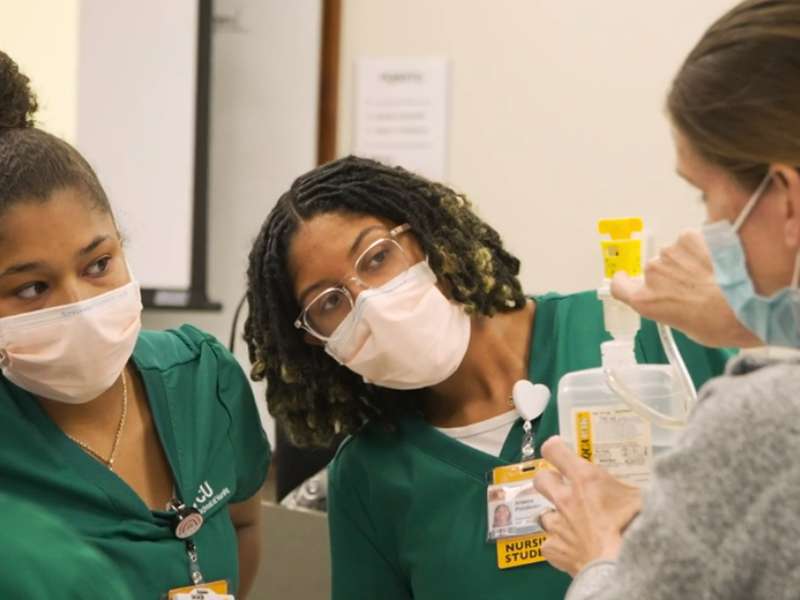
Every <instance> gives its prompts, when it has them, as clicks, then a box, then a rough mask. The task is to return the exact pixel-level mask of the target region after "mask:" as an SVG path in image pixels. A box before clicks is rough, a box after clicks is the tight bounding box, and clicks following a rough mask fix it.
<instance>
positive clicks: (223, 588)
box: [167, 579, 228, 600]
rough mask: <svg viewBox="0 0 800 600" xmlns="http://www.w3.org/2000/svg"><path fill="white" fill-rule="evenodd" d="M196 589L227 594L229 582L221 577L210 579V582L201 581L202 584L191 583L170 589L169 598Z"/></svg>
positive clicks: (170, 599)
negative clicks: (214, 579) (217, 579)
mask: <svg viewBox="0 0 800 600" xmlns="http://www.w3.org/2000/svg"><path fill="white" fill-rule="evenodd" d="M195 590H211V591H212V592H214V593H216V594H227V593H228V582H227V581H225V580H224V579H220V580H219V581H209V582H208V583H201V584H200V585H190V586H187V587H182V588H176V589H174V590H170V591H169V593H168V595H167V598H169V600H173V598H175V596H177V595H178V594H190V593H192V592H194V591H195Z"/></svg>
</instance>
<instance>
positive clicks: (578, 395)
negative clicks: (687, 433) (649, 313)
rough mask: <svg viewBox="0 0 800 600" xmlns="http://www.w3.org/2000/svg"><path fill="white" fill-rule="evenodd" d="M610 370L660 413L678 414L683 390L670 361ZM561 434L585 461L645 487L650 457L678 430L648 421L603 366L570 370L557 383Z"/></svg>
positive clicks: (671, 440) (673, 438) (673, 439)
mask: <svg viewBox="0 0 800 600" xmlns="http://www.w3.org/2000/svg"><path fill="white" fill-rule="evenodd" d="M612 368H613V373H614V375H615V376H616V377H617V378H618V380H619V381H621V382H622V383H623V384H624V385H625V386H627V387H628V388H629V389H630V390H631V391H632V392H633V393H634V394H636V395H637V396H638V397H639V399H640V400H641V401H642V402H643V403H644V404H646V405H647V406H649V407H650V408H653V409H655V410H657V411H659V412H660V413H663V414H666V415H682V414H683V411H684V406H683V400H682V399H683V395H682V391H681V389H680V388H679V386H678V384H677V381H676V377H674V372H673V369H672V367H670V366H669V365H638V364H630V365H627V366H614V367H612ZM558 414H559V428H560V430H561V437H562V438H564V439H565V440H566V441H567V442H568V443H569V444H571V445H572V447H573V448H574V449H575V451H576V452H577V453H578V454H579V455H581V456H583V457H584V458H586V459H587V460H589V461H591V462H593V463H595V464H599V465H601V466H603V467H604V468H606V469H607V470H608V471H609V472H610V473H611V474H612V475H614V476H615V477H618V478H620V479H622V480H624V481H627V482H628V483H631V484H634V485H638V486H646V485H647V484H648V483H649V481H650V474H651V471H652V464H653V458H654V457H656V456H658V455H660V454H662V453H664V452H666V451H667V450H669V449H670V448H671V447H672V446H674V445H675V442H676V440H677V437H678V435H679V434H680V432H679V431H678V430H676V429H671V428H666V427H661V426H658V425H655V424H653V423H652V422H651V421H650V420H649V419H646V418H644V417H642V416H640V415H639V414H637V413H636V412H634V411H633V410H632V409H631V407H630V406H629V405H628V404H627V403H626V402H625V401H623V400H622V399H621V398H620V397H619V396H618V395H617V394H616V393H615V392H614V391H612V390H611V388H610V387H609V385H608V380H607V377H606V372H605V370H604V369H603V368H596V369H587V370H584V371H574V372H572V373H568V374H566V375H564V377H562V378H561V381H560V382H559V385H558Z"/></svg>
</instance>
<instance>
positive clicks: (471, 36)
mask: <svg viewBox="0 0 800 600" xmlns="http://www.w3.org/2000/svg"><path fill="white" fill-rule="evenodd" d="M732 5H733V0H702V2H698V1H697V0H669V1H668V2H665V1H661V2H653V1H647V2H643V1H642V0H606V1H605V2H597V1H596V0H403V1H402V2H397V1H396V0H344V15H343V22H344V23H343V35H342V43H343V46H342V79H341V84H340V85H341V87H340V115H339V117H340V119H339V142H338V144H339V145H338V150H339V153H340V154H346V153H348V152H349V151H350V148H351V145H350V144H351V139H352V126H353V114H352V111H353V68H352V67H353V61H354V59H356V58H358V57H377V56H392V57H398V56H431V55H432V56H446V57H449V58H451V59H452V61H453V62H452V65H453V76H452V80H453V89H452V100H451V103H452V115H451V121H450V152H449V169H448V171H449V178H448V179H449V182H450V183H451V184H453V185H454V186H455V187H456V188H458V189H460V190H462V191H464V192H466V193H467V195H468V196H470V197H471V198H472V199H473V201H475V202H476V204H477V206H478V208H479V212H480V213H481V215H482V216H483V217H484V218H485V219H486V220H487V221H488V222H489V223H491V224H492V225H494V226H495V227H496V228H497V229H498V230H499V231H500V234H501V235H502V236H503V237H504V239H505V240H506V242H507V244H508V246H509V247H510V248H511V249H512V250H513V251H514V252H516V253H517V254H518V255H519V256H520V258H522V260H523V271H522V279H523V283H524V285H525V287H526V289H527V290H528V291H530V292H541V291H547V290H558V291H574V290H578V289H583V288H589V287H596V285H597V283H598V282H599V278H600V277H601V270H600V267H601V261H600V255H599V246H598V244H597V240H598V235H597V234H596V233H595V232H596V229H595V223H596V221H597V219H599V218H602V217H606V216H632V215H641V216H643V217H644V218H645V219H646V223H647V225H648V227H649V229H651V230H653V231H654V232H655V233H656V234H657V241H661V242H664V241H669V240H671V239H672V238H673V237H674V235H675V234H676V233H677V232H678V231H680V229H682V228H684V227H686V226H688V225H692V224H699V223H700V220H701V218H702V216H701V209H700V205H699V203H698V202H696V200H695V199H696V195H694V194H693V193H692V192H690V191H689V188H688V187H687V186H686V184H684V183H681V182H679V181H678V179H677V178H676V177H675V176H674V175H673V169H674V166H673V156H672V149H671V142H670V137H669V128H668V124H667V121H666V119H665V118H664V116H663V114H664V110H663V106H664V96H665V91H666V90H667V87H668V84H669V82H670V80H671V78H672V76H673V75H674V73H675V71H676V69H677V67H678V66H679V64H680V62H681V61H682V59H683V57H684V56H685V55H686V54H687V53H688V51H689V50H690V49H691V47H692V45H693V44H694V42H695V41H696V40H697V38H698V37H699V35H700V34H701V33H702V31H703V30H704V29H705V28H706V27H707V26H708V25H710V23H711V22H712V20H713V19H714V18H715V17H717V16H718V15H720V14H722V12H724V10H726V9H727V8H729V7H730V6H732Z"/></svg>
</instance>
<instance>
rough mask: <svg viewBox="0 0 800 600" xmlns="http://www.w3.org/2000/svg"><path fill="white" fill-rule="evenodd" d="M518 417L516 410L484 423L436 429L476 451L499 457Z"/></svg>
mask: <svg viewBox="0 0 800 600" xmlns="http://www.w3.org/2000/svg"><path fill="white" fill-rule="evenodd" d="M518 417H519V413H518V412H517V411H516V409H513V410H510V411H508V412H505V413H503V414H502V415H497V416H496V417H492V418H491V419H486V420H485V421H479V422H478V423H473V424H472V425H466V426H464V427H437V428H436V429H438V430H439V431H441V432H442V433H443V434H445V435H446V436H449V437H451V438H453V439H455V440H458V441H459V442H461V443H462V444H466V445H467V446H470V447H472V448H475V449H476V450H480V451H481V452H485V453H486V454H491V455H492V456H500V451H501V450H502V449H503V445H504V444H505V443H506V438H507V437H508V434H509V432H510V431H511V426H512V425H513V424H514V421H516V420H517V418H518Z"/></svg>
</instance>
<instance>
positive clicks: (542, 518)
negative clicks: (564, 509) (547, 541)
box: [539, 508, 558, 532]
mask: <svg viewBox="0 0 800 600" xmlns="http://www.w3.org/2000/svg"><path fill="white" fill-rule="evenodd" d="M557 519H558V513H557V512H556V511H555V510H554V509H552V508H548V509H547V510H546V511H544V512H543V513H542V514H540V515H539V527H541V528H542V529H543V530H544V531H546V532H550V531H552V530H553V527H554V526H555V522H556V520H557Z"/></svg>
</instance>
